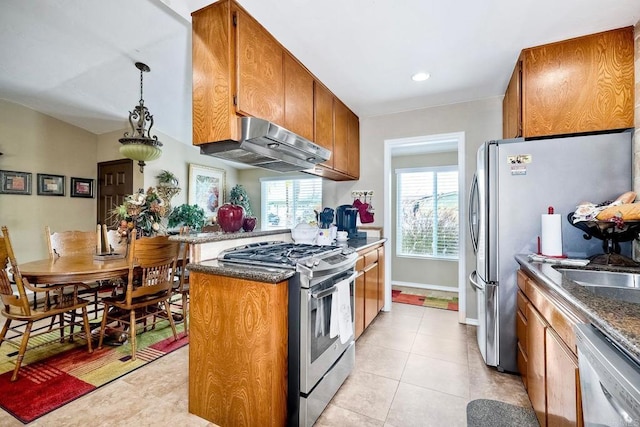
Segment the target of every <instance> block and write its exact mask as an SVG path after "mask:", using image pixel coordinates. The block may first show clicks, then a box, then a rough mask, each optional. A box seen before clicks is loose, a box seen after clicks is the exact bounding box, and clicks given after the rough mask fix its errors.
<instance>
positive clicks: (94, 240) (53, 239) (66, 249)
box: [45, 225, 102, 259]
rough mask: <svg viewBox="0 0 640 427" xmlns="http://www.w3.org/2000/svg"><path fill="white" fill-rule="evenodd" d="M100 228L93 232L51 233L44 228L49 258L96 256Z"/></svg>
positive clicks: (47, 227) (98, 246)
mask: <svg viewBox="0 0 640 427" xmlns="http://www.w3.org/2000/svg"><path fill="white" fill-rule="evenodd" d="M101 232H102V227H100V225H98V226H97V228H96V230H95V231H77V230H74V231H58V232H55V233H51V229H50V228H49V226H48V225H47V226H45V236H46V238H47V247H48V248H49V258H51V259H55V258H56V257H59V256H66V255H80V254H96V253H99V252H100V251H101V248H100V246H101V243H100V242H101Z"/></svg>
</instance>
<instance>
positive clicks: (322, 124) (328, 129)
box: [313, 81, 335, 169]
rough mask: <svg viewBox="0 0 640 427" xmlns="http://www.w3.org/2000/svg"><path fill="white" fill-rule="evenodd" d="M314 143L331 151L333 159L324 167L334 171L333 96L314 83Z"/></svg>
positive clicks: (317, 83) (324, 88)
mask: <svg viewBox="0 0 640 427" xmlns="http://www.w3.org/2000/svg"><path fill="white" fill-rule="evenodd" d="M313 87H314V92H313V107H314V108H313V109H314V132H313V135H314V141H315V143H316V144H318V145H320V146H321V147H324V148H326V149H327V150H330V151H331V157H330V158H329V160H327V161H326V162H324V163H322V164H323V165H324V166H327V167H328V168H331V169H333V159H334V158H335V153H334V150H333V95H332V94H331V92H329V90H328V89H327V88H326V87H324V86H323V85H322V84H321V83H319V82H317V81H316V82H314V86H313Z"/></svg>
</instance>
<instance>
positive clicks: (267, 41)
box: [191, 0, 360, 181]
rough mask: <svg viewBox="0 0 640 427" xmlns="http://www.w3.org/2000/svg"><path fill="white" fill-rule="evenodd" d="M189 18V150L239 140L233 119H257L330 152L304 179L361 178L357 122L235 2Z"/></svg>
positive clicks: (220, 3)
mask: <svg viewBox="0 0 640 427" xmlns="http://www.w3.org/2000/svg"><path fill="white" fill-rule="evenodd" d="M191 16H192V31H193V34H192V44H193V45H192V52H193V144H194V145H200V144H205V143H211V142H219V141H228V140H234V141H238V140H239V139H240V132H241V129H240V126H239V120H238V117H242V116H249V117H258V118H261V119H265V120H268V121H271V122H274V123H276V124H278V125H281V126H284V127H285V128H287V129H289V130H291V131H292V132H294V133H296V134H298V135H300V136H302V137H304V138H306V139H308V140H310V141H313V142H315V143H316V144H318V145H320V146H322V147H325V148H327V149H329V150H331V152H332V155H331V158H330V159H329V161H327V162H325V163H323V164H321V165H319V166H318V167H316V168H314V169H311V170H309V171H307V172H309V173H312V174H316V175H320V176H323V177H326V178H328V179H332V180H336V181H344V180H353V179H358V177H359V167H360V164H359V163H360V160H359V157H360V153H359V151H358V150H359V123H358V117H357V116H356V115H355V114H353V113H352V112H351V111H350V110H349V108H347V107H346V106H345V105H344V103H342V102H341V101H340V100H339V99H337V98H336V97H335V95H334V94H333V93H331V91H329V90H328V89H327V88H326V87H325V86H323V85H322V84H321V83H320V82H319V80H318V79H316V78H315V77H314V76H313V74H311V72H309V70H307V69H306V68H305V67H304V65H303V64H302V63H300V62H299V61H298V60H297V59H296V58H295V57H294V56H293V55H291V53H290V52H288V51H287V49H286V48H285V47H283V46H282V45H281V44H280V43H278V41H277V40H276V39H275V38H274V37H273V36H272V35H271V34H269V32H268V31H267V30H266V29H265V28H263V27H262V26H261V25H260V23H259V22H257V21H256V20H255V19H253V18H252V17H251V15H249V14H248V13H247V11H246V10H244V9H243V8H242V7H241V6H240V5H239V4H238V3H237V2H236V1H234V0H219V1H217V2H215V3H213V4H210V5H209V6H206V7H204V8H202V9H200V10H197V11H195V12H193V13H192V14H191ZM356 141H358V143H357V144H356ZM355 147H357V148H355Z"/></svg>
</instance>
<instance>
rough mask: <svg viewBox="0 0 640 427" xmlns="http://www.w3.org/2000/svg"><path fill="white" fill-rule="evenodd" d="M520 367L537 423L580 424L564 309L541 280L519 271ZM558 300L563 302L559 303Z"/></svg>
mask: <svg viewBox="0 0 640 427" xmlns="http://www.w3.org/2000/svg"><path fill="white" fill-rule="evenodd" d="M517 277H518V288H519V291H518V297H517V304H518V312H517V316H516V333H517V336H518V349H517V351H518V369H519V370H520V374H521V375H522V381H523V383H524V385H525V388H526V390H527V393H528V395H529V400H531V405H532V406H533V409H534V411H535V413H536V417H537V418H538V422H539V423H540V426H542V427H545V426H549V427H555V426H582V425H583V420H582V402H581V395H580V375H579V371H578V358H577V354H576V347H575V333H573V332H572V331H573V326H574V325H576V324H577V323H585V322H586V321H587V320H586V319H583V318H581V317H579V315H578V314H576V313H574V312H568V311H567V310H568V309H567V304H560V301H557V300H556V299H555V298H557V297H555V296H553V295H552V294H551V293H550V292H549V290H548V289H547V288H546V286H545V285H543V284H540V283H538V282H537V281H535V280H534V279H533V278H531V277H529V276H528V275H527V274H526V273H524V272H523V271H522V270H520V271H518V274H517ZM561 305H562V307H561Z"/></svg>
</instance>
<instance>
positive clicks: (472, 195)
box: [469, 174, 478, 253]
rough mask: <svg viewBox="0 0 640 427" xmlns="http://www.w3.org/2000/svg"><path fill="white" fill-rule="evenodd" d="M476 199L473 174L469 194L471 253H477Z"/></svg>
mask: <svg viewBox="0 0 640 427" xmlns="http://www.w3.org/2000/svg"><path fill="white" fill-rule="evenodd" d="M477 197H478V175H476V174H473V179H472V180H471V192H470V193H469V234H471V245H472V246H473V252H474V253H477V252H478V235H477V233H476V229H477V227H478V218H477V215H478V206H477V204H476V203H474V202H475V201H476V200H477Z"/></svg>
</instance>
